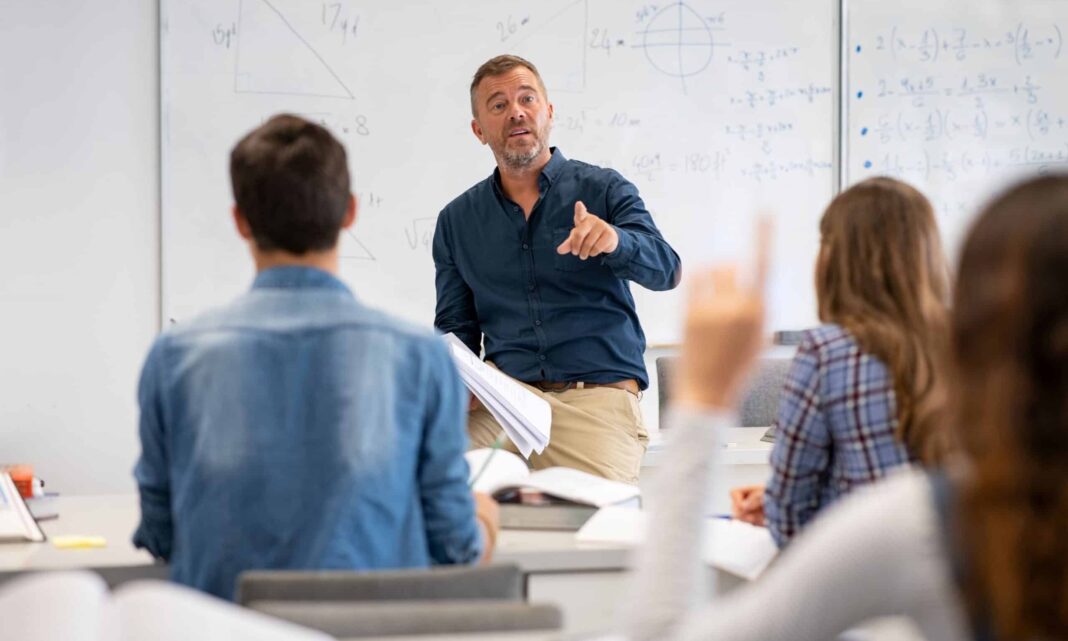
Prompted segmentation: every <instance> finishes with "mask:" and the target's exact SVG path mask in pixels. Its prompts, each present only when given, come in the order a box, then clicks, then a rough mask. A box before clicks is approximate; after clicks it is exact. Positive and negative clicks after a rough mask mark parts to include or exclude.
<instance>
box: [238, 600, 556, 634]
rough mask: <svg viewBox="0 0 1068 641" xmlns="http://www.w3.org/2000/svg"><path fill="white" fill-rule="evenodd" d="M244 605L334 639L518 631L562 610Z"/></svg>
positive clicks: (511, 604) (491, 604)
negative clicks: (323, 633)
mask: <svg viewBox="0 0 1068 641" xmlns="http://www.w3.org/2000/svg"><path fill="white" fill-rule="evenodd" d="M250 607H251V608H252V609H254V610H256V611H258V612H263V613H264V614H268V615H270V616H273V617H275V618H279V619H284V620H286V621H289V622H291V623H296V624H298V625H302V626H304V627H307V628H312V629H315V630H319V631H321V632H325V633H326V634H329V635H330V636H333V637H335V638H337V639H357V638H361V637H379V638H380V637H387V636H398V635H404V636H415V635H424V634H425V635H460V634H471V633H478V632H483V633H486V632H497V633H502V632H517V633H518V632H523V631H534V630H560V629H561V628H562V627H563V615H562V614H561V612H560V610H559V608H557V607H556V606H552V605H529V604H526V603H518V602H515V601H495V600H494V601H482V600H476V599H467V600H462V601H371V602H344V601H325V602H308V601H305V602H302V601H254V602H252V603H251V604H250ZM428 638H429V637H428ZM487 638H488V637H487Z"/></svg>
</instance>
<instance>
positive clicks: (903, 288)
mask: <svg viewBox="0 0 1068 641" xmlns="http://www.w3.org/2000/svg"><path fill="white" fill-rule="evenodd" d="M820 235H821V247H820V256H819V261H818V264H817V267H816V298H817V300H818V302H819V317H820V321H822V322H825V323H837V324H839V325H841V326H842V327H844V328H845V329H846V330H848V331H849V333H850V334H852V336H853V338H855V339H856V341H857V343H858V344H859V345H860V347H861V349H862V350H864V351H865V352H867V353H869V354H872V355H874V356H876V357H878V358H879V359H880V360H882V362H883V363H885V364H886V366H887V368H888V369H889V371H890V374H891V376H892V377H893V381H894V397H895V399H894V400H895V402H896V407H897V419H898V426H897V430H898V431H897V436H898V439H899V440H900V441H901V442H902V443H903V444H904V445H905V448H906V449H907V450H908V452H909V455H910V456H911V457H913V458H916V459H919V460H921V461H923V462H925V463H935V462H937V461H938V460H940V459H941V456H942V454H943V453H944V451H945V449H946V439H945V437H944V434H945V430H944V429H942V426H941V419H942V418H943V416H944V412H943V409H944V406H945V393H944V389H945V387H944V376H943V374H942V371H943V369H944V359H945V354H946V350H947V347H948V331H949V320H948V310H947V304H948V296H949V272H948V269H947V267H946V260H945V256H944V254H943V253H942V243H941V240H940V239H939V235H938V225H937V223H936V222H935V217H934V212H933V210H932V208H931V203H930V202H929V201H928V200H927V198H925V197H924V195H923V194H921V193H920V192H919V191H917V190H916V189H914V188H912V187H910V186H909V185H907V184H905V183H903V182H901V181H899V180H894V179H892V178H871V179H868V180H865V181H863V182H860V183H857V184H856V185H854V186H852V187H850V188H849V189H847V190H846V191H844V192H842V193H841V194H839V195H838V197H836V198H835V199H834V200H832V201H831V204H830V205H828V206H827V211H826V212H824V214H823V219H822V220H821V221H820Z"/></svg>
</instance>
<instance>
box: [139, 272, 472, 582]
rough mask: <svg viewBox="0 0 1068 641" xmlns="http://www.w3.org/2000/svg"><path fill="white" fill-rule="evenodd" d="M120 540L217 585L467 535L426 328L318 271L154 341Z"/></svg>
mask: <svg viewBox="0 0 1068 641" xmlns="http://www.w3.org/2000/svg"><path fill="white" fill-rule="evenodd" d="M138 399H139V401H140V405H141V423H140V436H141V457H140V459H139V460H138V462H137V468H136V470H135V475H136V478H137V485H138V488H139V490H140V494H141V523H140V525H139V526H138V528H137V532H136V533H135V535H134V544H135V545H137V546H138V547H143V548H147V549H148V550H149V551H150V552H152V554H153V555H155V556H157V557H160V558H163V559H166V560H168V561H170V565H171V576H172V578H173V579H174V580H175V581H177V582H179V583H184V584H186V585H190V586H193V587H196V588H199V589H201V590H204V591H206V592H210V593H212V594H214V595H216V596H219V597H222V598H225V599H229V598H231V597H232V596H233V592H234V581H235V579H236V577H237V575H238V574H239V573H240V572H242V571H244V570H249V569H258V568H271V569H308V570H314V569H347V570H363V569H372V568H406V567H425V566H427V565H430V564H433V563H471V562H473V561H475V560H477V559H478V557H479V555H480V554H481V551H482V538H481V536H480V535H479V532H478V526H477V525H476V522H475V512H474V504H473V502H472V500H471V493H470V490H469V489H468V487H467V476H468V467H467V462H466V461H465V460H464V457H463V452H464V449H465V447H466V446H467V438H466V434H465V433H464V427H463V426H464V411H465V409H466V396H465V395H464V391H463V384H462V383H461V382H460V377H459V375H458V374H457V372H456V369H455V367H453V364H452V361H451V360H450V358H449V355H448V353H447V352H446V349H445V345H444V344H443V343H442V341H441V339H439V338H437V337H435V336H433V335H431V334H430V333H429V332H425V331H423V330H416V329H412V328H409V327H407V326H405V325H404V324H403V323H400V322H399V321H397V320H396V319H394V318H391V317H389V316H387V315H385V314H382V313H380V312H377V311H374V310H372V309H369V308H367V307H365V306H363V305H361V304H360V303H359V302H358V301H357V300H356V299H355V298H354V297H353V295H352V293H350V292H349V290H348V288H347V287H345V285H344V284H342V283H341V281H339V280H337V279H336V278H334V277H333V276H332V275H330V274H328V273H326V272H323V271H319V270H316V269H309V268H304V267H275V268H272V269H268V270H265V271H263V272H261V273H260V274H259V275H258V276H257V277H256V281H255V284H254V285H253V288H252V291H250V292H248V293H247V294H245V295H244V296H242V297H240V298H238V299H237V300H236V301H234V302H233V303H231V304H230V305H227V306H226V307H223V308H221V309H218V310H216V311H214V312H210V313H208V314H205V315H203V316H201V317H199V318H197V319H194V320H192V321H190V322H188V323H183V324H181V325H177V326H174V327H171V328H168V330H167V331H165V332H164V333H163V334H162V335H160V337H159V338H158V339H157V340H156V343H155V345H153V347H152V350H151V352H150V353H149V355H148V359H147V361H146V362H145V366H144V370H143V373H142V375H141V383H140V388H139V391H138Z"/></svg>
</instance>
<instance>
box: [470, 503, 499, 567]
mask: <svg viewBox="0 0 1068 641" xmlns="http://www.w3.org/2000/svg"><path fill="white" fill-rule="evenodd" d="M471 495H472V496H473V497H474V499H475V519H477V520H478V523H479V525H480V526H481V528H482V533H483V535H484V536H485V541H486V547H485V548H484V549H483V550H482V559H481V562H482V563H488V562H489V561H490V560H491V559H492V558H493V548H494V547H496V545H497V532H498V531H500V529H501V513H500V512H501V509H500V506H498V505H497V501H495V500H493V497H492V496H490V495H489V494H485V493H482V492H472V493H471Z"/></svg>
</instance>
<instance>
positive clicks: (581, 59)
mask: <svg viewBox="0 0 1068 641" xmlns="http://www.w3.org/2000/svg"><path fill="white" fill-rule="evenodd" d="M588 3H589V0H566V2H542V3H539V4H538V5H536V6H537V7H538V12H539V15H538V16H537V17H536V18H534V20H533V21H532V22H533V24H531V25H530V26H528V27H526V29H529V31H527V32H526V33H524V34H522V35H521V36H520V37H519V38H517V39H516V41H515V43H514V44H511V46H510V47H509V44H510V43H504V46H506V47H509V48H510V49H511V50H512V51H511V52H512V53H515V54H517V55H519V56H522V57H523V58H526V59H527V60H529V61H531V62H533V63H534V64H535V65H537V66H538V72H539V73H540V74H541V78H542V80H544V81H545V89H546V90H547V91H549V92H550V93H551V92H553V91H565V92H577V91H583V90H585V89H586V31H587V29H586V22H587V16H588V15H589V12H588V6H587V5H588ZM542 16H545V17H544V18H542ZM517 35H518V34H517Z"/></svg>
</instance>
